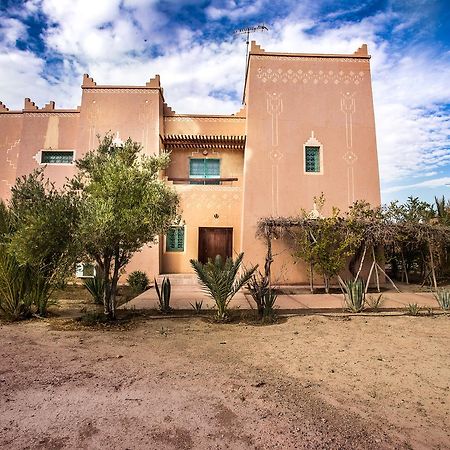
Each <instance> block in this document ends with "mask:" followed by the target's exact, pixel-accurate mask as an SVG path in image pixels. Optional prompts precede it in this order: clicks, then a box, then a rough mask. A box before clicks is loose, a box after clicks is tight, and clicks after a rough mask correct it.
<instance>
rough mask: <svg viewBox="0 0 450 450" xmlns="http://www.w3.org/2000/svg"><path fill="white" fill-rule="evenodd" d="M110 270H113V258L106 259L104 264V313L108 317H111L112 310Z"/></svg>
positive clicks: (106, 257)
mask: <svg viewBox="0 0 450 450" xmlns="http://www.w3.org/2000/svg"><path fill="white" fill-rule="evenodd" d="M110 268H111V258H110V257H108V256H105V257H104V264H103V283H104V290H103V312H104V313H105V315H106V316H110V315H111V309H110V301H111V282H110V279H109V276H110Z"/></svg>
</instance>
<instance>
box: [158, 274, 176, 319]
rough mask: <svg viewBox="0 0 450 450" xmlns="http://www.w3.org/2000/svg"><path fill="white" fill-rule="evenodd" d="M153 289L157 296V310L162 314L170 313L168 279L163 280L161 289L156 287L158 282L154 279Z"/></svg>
mask: <svg viewBox="0 0 450 450" xmlns="http://www.w3.org/2000/svg"><path fill="white" fill-rule="evenodd" d="M155 289H156V294H157V295H158V301H159V310H160V311H161V312H163V313H169V312H170V311H172V308H171V307H170V293H171V286H170V280H169V278H166V277H164V278H163V280H162V282H161V288H160V287H159V286H158V282H157V281H156V278H155Z"/></svg>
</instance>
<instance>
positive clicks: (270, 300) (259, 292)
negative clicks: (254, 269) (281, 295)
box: [247, 272, 277, 321]
mask: <svg viewBox="0 0 450 450" xmlns="http://www.w3.org/2000/svg"><path fill="white" fill-rule="evenodd" d="M247 288H248V290H249V291H250V295H251V296H252V298H253V300H254V301H255V303H256V308H257V310H258V315H259V317H260V318H261V319H262V320H263V321H266V320H271V319H273V317H274V306H275V302H276V300H277V294H276V293H275V291H273V290H272V288H271V286H270V283H269V280H268V278H267V277H264V276H263V275H262V273H261V272H259V273H258V274H253V275H252V277H251V278H250V281H249V282H248V283H247Z"/></svg>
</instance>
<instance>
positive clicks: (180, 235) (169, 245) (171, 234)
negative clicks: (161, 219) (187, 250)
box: [166, 227, 184, 252]
mask: <svg viewBox="0 0 450 450" xmlns="http://www.w3.org/2000/svg"><path fill="white" fill-rule="evenodd" d="M166 251H167V252H182V251H184V227H170V228H169V231H168V232H167V236H166Z"/></svg>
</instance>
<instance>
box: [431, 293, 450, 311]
mask: <svg viewBox="0 0 450 450" xmlns="http://www.w3.org/2000/svg"><path fill="white" fill-rule="evenodd" d="M434 296H435V297H436V300H437V302H438V303H439V306H440V307H441V308H442V309H443V310H444V311H449V310H450V290H448V289H438V291H437V292H436V293H435V294H434Z"/></svg>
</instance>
